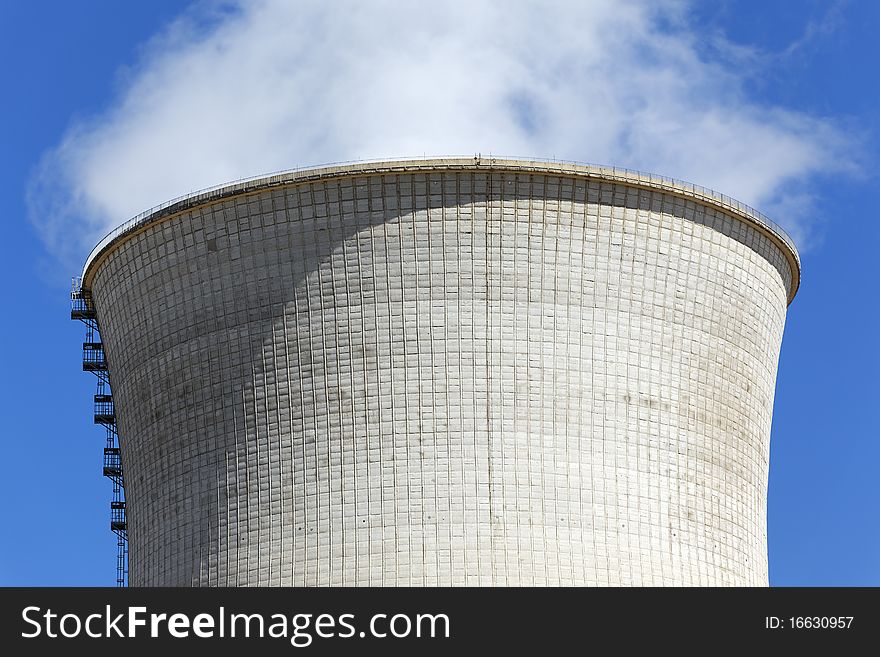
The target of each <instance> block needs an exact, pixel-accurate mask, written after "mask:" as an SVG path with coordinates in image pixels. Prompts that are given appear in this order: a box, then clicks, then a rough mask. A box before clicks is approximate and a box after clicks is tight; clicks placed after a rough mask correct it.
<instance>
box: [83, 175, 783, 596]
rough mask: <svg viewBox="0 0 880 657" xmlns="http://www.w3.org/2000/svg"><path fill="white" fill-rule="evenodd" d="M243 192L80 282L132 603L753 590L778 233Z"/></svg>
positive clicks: (412, 183)
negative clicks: (286, 596)
mask: <svg viewBox="0 0 880 657" xmlns="http://www.w3.org/2000/svg"><path fill="white" fill-rule="evenodd" d="M499 166H501V165H499ZM501 169H503V167H501ZM257 187H258V186H255V191H253V192H252V193H249V194H244V193H242V194H240V195H237V196H235V197H233V198H226V199H218V200H216V201H215V202H212V203H207V204H204V205H202V206H200V207H196V208H192V209H190V210H188V211H186V212H184V213H182V214H178V215H172V216H170V217H168V218H165V219H164V220H162V221H156V222H154V223H153V224H150V225H149V226H148V227H147V228H146V229H144V230H141V231H140V232H137V233H133V234H131V235H129V236H128V237H127V238H126V239H124V240H121V241H120V242H119V243H118V244H117V245H116V246H114V247H113V248H112V249H111V251H110V252H109V255H108V256H107V257H106V258H103V259H102V260H101V261H100V262H98V263H97V264H96V265H94V267H93V270H92V271H91V272H90V274H91V280H90V285H91V288H92V291H93V295H94V299H95V303H96V307H97V309H98V317H99V321H100V325H101V333H102V336H103V340H104V343H105V346H106V351H107V356H108V360H109V365H110V375H111V382H112V385H113V394H114V398H115V400H116V408H117V415H118V421H119V426H120V433H121V436H122V450H123V462H124V466H125V479H126V492H127V498H128V527H129V537H130V583H131V585H134V586H137V585H331V584H332V585H447V584H454V585H519V584H523V585H584V584H590V585H592V584H599V585H629V584H635V585H654V584H656V585H673V584H675V585H678V584H683V585H763V584H766V583H767V542H766V491H767V470H768V454H769V437H770V421H771V411H772V407H773V394H774V386H775V378H776V366H777V360H778V354H779V347H780V341H781V338H782V330H783V323H784V319H785V311H786V299H787V296H788V292H789V290H790V287H791V285H792V283H791V277H792V272H791V271H790V269H789V265H788V263H787V261H786V258H785V257H784V255H783V253H782V252H781V251H780V249H779V248H778V247H777V246H776V245H775V244H774V243H773V242H771V240H770V239H768V238H767V237H765V236H764V235H762V234H760V233H759V232H758V230H757V229H755V228H754V227H751V226H749V225H747V223H745V222H744V221H742V220H739V219H734V218H732V217H731V216H728V215H725V214H724V213H722V212H721V211H720V210H719V209H717V208H713V207H709V206H707V205H701V204H700V203H697V202H694V201H688V200H683V199H681V198H677V197H675V196H674V195H671V194H669V193H664V192H661V191H658V190H645V189H638V188H636V187H631V186H627V185H623V184H611V183H608V182H602V181H597V180H595V179H592V180H588V179H586V178H582V177H579V176H578V175H576V174H572V175H564V174H559V175H550V174H540V173H534V172H523V171H515V170H513V171H504V170H495V171H493V172H491V173H490V172H487V171H485V170H480V169H477V168H474V167H471V168H470V169H468V168H464V169H463V170H459V171H437V172H434V173H424V172H421V173H420V172H412V173H405V172H404V173H392V172H388V173H385V174H382V173H374V174H370V175H357V173H353V174H351V175H348V176H342V177H336V178H327V179H319V180H316V181H311V182H308V183H302V184H298V185H297V184H291V185H288V186H282V187H277V188H274V189H263V190H259V189H258V188H257Z"/></svg>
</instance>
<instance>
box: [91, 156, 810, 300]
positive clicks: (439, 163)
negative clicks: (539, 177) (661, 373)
mask: <svg viewBox="0 0 880 657" xmlns="http://www.w3.org/2000/svg"><path fill="white" fill-rule="evenodd" d="M443 171H483V172H496V171H510V172H517V173H531V174H543V175H556V176H564V177H575V178H582V179H584V180H596V181H600V182H608V183H613V184H620V185H624V186H626V187H631V188H637V189H645V190H648V191H659V192H663V193H666V194H670V195H672V196H677V197H679V198H683V199H685V200H689V201H693V202H695V203H698V204H700V205H703V206H706V207H710V208H713V209H715V210H719V211H721V212H723V213H724V214H726V215H728V216H730V217H731V218H733V219H736V220H738V221H741V222H743V223H745V224H746V225H749V226H751V227H752V228H754V229H756V230H757V231H758V232H759V233H761V234H763V235H764V236H765V237H767V238H768V239H769V240H770V241H771V242H772V243H773V244H774V245H775V246H776V247H777V248H778V249H779V250H780V251H781V252H782V254H783V255H784V256H785V258H786V260H787V261H788V264H789V269H790V271H791V281H790V283H791V285H790V288H789V294H788V299H787V303H788V304H791V302H792V300H793V299H794V297H795V295H796V294H797V291H798V288H799V287H800V279H801V262H800V255H799V254H798V250H797V246H796V245H795V243H794V240H793V239H792V238H791V237H790V236H789V235H788V233H787V232H786V231H785V230H784V229H783V228H782V227H781V226H779V225H778V224H777V223H776V222H774V221H773V220H771V219H770V218H769V217H767V216H766V215H764V214H763V213H761V212H759V211H758V210H756V209H754V208H752V207H750V206H748V205H746V204H745V203H742V202H740V201H737V200H736V199H734V198H732V197H730V196H727V195H725V194H721V193H719V192H716V191H714V190H712V189H709V188H707V187H703V186H701V185H696V184H693V183H689V182H686V181H683V180H678V179H675V178H669V177H666V176H659V175H655V174H650V173H645V172H642V171H636V170H633V169H626V168H621V167H612V166H603V165H596V164H587V163H583V162H573V161H564V160H542V159H536V158H525V159H523V158H510V157H500V156H487V157H484V156H481V155H476V156H471V157H464V156H449V157H424V158H405V159H377V160H359V161H353V162H341V163H333V164H324V165H318V166H309V167H302V168H293V169H286V170H284V171H279V172H275V173H270V174H261V175H258V176H254V177H250V178H244V179H241V180H238V181H233V182H226V183H222V184H220V185H215V186H212V187H209V188H206V189H203V190H200V191H196V192H192V193H189V194H186V195H183V196H180V197H177V198H174V199H171V200H169V201H166V202H164V203H162V204H161V205H158V206H155V207H153V208H150V209H149V210H146V211H144V212H141V213H140V214H138V215H136V216H134V217H132V218H131V219H128V220H127V221H125V222H123V223H121V224H119V225H118V226H116V227H115V228H113V229H112V230H111V231H110V232H108V233H107V234H106V235H105V236H104V237H103V238H101V240H100V241H99V242H98V243H97V244H96V245H95V247H94V248H93V249H92V250H91V252H90V253H89V255H88V257H87V258H86V261H85V265H84V266H83V272H82V286H83V287H84V288H87V289H88V288H90V287H91V281H92V279H93V277H94V275H95V272H96V271H97V270H98V268H99V267H100V265H101V263H103V261H104V260H105V259H106V258H107V257H108V256H109V255H110V254H111V253H112V252H113V251H114V250H116V249H117V248H119V246H120V245H121V244H123V243H124V242H126V241H127V240H128V239H130V238H131V237H133V236H134V235H136V234H138V233H140V232H141V231H143V230H145V229H146V228H148V227H151V226H153V225H155V224H157V223H160V222H162V221H164V220H167V219H171V218H173V217H176V216H178V215H180V214H183V213H184V212H188V211H191V210H193V209H195V208H198V207H200V206H204V205H210V204H214V203H216V202H217V201H220V200H223V199H225V198H231V197H238V196H247V195H250V194H256V193H261V192H264V191H266V190H267V189H274V188H278V189H282V188H285V187H291V186H295V185H300V184H303V183H308V182H314V181H317V180H332V179H338V178H353V177H358V176H364V175H387V174H411V173H420V172H421V173H430V172H443Z"/></svg>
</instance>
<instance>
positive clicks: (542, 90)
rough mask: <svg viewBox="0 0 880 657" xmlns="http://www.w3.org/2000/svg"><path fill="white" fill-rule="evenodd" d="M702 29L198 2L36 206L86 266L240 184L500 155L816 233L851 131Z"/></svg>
mask: <svg viewBox="0 0 880 657" xmlns="http://www.w3.org/2000/svg"><path fill="white" fill-rule="evenodd" d="M699 39H700V34H699V30H698V29H696V27H695V26H692V25H690V24H689V19H688V13H687V5H686V4H683V3H681V2H673V1H668V2H659V3H657V2H647V1H646V2H635V1H632V2H621V1H620V0H593V1H592V2H589V3H583V2H570V3H566V2H555V3H546V2H541V3H538V2H534V3H508V2H482V1H478V0H471V1H435V2H431V3H412V2H404V1H371V2H354V1H349V0H340V1H337V2H333V3H325V2H309V1H303V2H296V3H292V2H287V1H285V0H265V1H261V2H241V3H240V4H239V3H226V4H196V5H194V6H193V7H192V8H190V10H188V11H187V12H185V13H184V15H182V16H181V17H180V18H179V19H178V20H177V21H176V22H175V23H174V24H173V25H171V26H170V27H169V28H168V29H167V30H166V31H165V32H164V33H163V34H160V35H157V36H156V37H155V38H154V39H153V40H152V41H151V42H150V43H149V44H147V45H146V46H145V47H144V50H143V56H142V58H141V61H140V62H139V63H138V64H137V65H136V66H135V67H134V68H133V69H132V70H131V71H129V75H128V76H127V79H128V83H127V85H126V86H125V87H124V88H123V89H122V90H121V92H120V94H119V96H118V97H117V98H116V99H115V100H114V101H113V102H112V103H111V104H110V105H109V107H108V108H107V109H106V111H105V112H103V113H102V114H100V115H98V116H94V117H92V118H90V119H88V120H85V121H80V122H78V123H76V124H74V125H73V126H72V127H71V128H70V129H69V130H68V131H67V133H66V134H65V135H64V136H63V138H62V139H61V141H60V143H59V144H58V145H57V146H56V147H55V148H54V149H52V150H51V151H49V152H47V153H46V154H45V155H44V157H43V159H42V160H41V162H40V164H39V165H38V167H37V168H36V170H35V173H34V175H33V178H32V181H31V185H30V190H29V202H30V208H31V214H32V217H33V218H34V221H35V222H36V223H37V224H38V226H39V228H40V230H41V232H42V234H43V236H44V238H45V240H46V242H47V244H48V246H49V248H50V250H52V251H54V252H55V253H56V254H59V255H61V256H62V257H63V258H66V259H68V260H70V259H72V260H74V261H76V262H77V263H78V262H81V260H82V258H83V257H84V255H85V253H86V252H87V250H88V249H89V248H90V247H91V246H92V245H93V244H94V243H95V242H96V240H97V239H98V238H99V237H100V236H101V235H102V234H103V233H104V232H106V231H107V230H108V229H109V228H111V227H112V226H114V225H116V224H118V223H121V222H122V221H124V220H125V219H127V218H129V217H131V216H133V215H135V214H137V213H138V212H141V211H143V210H145V209H147V208H149V207H151V206H153V205H156V204H158V203H161V202H163V201H165V200H168V199H171V198H173V197H176V196H179V195H181V194H186V193H188V192H190V191H193V190H197V189H201V188H204V187H208V186H211V185H215V184H218V183H221V182H227V181H232V180H236V179H238V178H241V177H245V176H251V175H257V174H261V173H267V172H272V171H277V170H282V169H289V168H293V167H297V166H305V165H316V164H321V163H327V162H333V161H342V160H350V159H358V158H387V157H396V156H410V155H422V154H428V155H452V154H460V155H471V154H473V153H475V152H482V153H484V154H487V153H494V154H499V155H515V156H536V157H555V158H559V159H569V160H578V161H587V162H594V163H601V164H614V165H617V166H625V167H630V168H636V169H641V170H647V171H651V172H654V173H660V174H663V175H668V176H674V177H678V178H683V179H686V180H689V181H691V182H696V183H699V184H702V185H706V186H709V187H712V188H714V189H717V190H719V191H722V192H724V193H726V194H729V195H731V196H734V197H736V198H739V199H740V200H742V201H744V202H747V203H750V204H752V205H755V206H756V207H758V208H762V207H765V208H766V207H772V208H774V209H779V210H780V211H781V212H783V213H784V214H785V216H780V217H778V220H781V222H782V223H784V224H785V225H786V226H787V227H788V228H789V229H790V230H791V231H792V232H794V233H795V235H796V237H800V238H802V239H803V238H804V237H805V236H806V235H807V230H808V228H809V226H810V216H809V215H810V207H811V203H810V197H809V195H808V194H807V192H806V191H805V190H806V189H808V187H807V185H808V183H809V181H810V179H811V177H813V176H815V175H817V174H820V173H826V172H828V171H835V170H842V169H845V168H846V167H847V166H848V164H847V158H846V157H845V155H846V152H847V150H848V148H849V143H848V142H849V141H850V140H849V138H848V137H847V135H846V134H845V133H844V132H843V131H841V130H839V129H838V128H836V127H835V126H834V125H833V124H832V123H830V122H829V121H827V120H824V119H822V118H818V117H813V116H809V115H806V114H804V113H800V112H797V111H794V110H791V109H785V108H780V107H770V106H766V105H764V104H762V103H760V102H759V101H757V100H755V99H753V98H750V97H748V95H747V93H746V91H745V86H746V85H745V83H746V77H747V75H748V74H747V73H746V72H744V71H743V69H741V68H738V67H736V66H732V65H731V63H730V61H729V60H728V61H727V62H725V61H724V60H723V59H719V60H716V61H713V60H711V59H707V57H706V56H705V54H701V49H700V47H699V46H700V40H699ZM733 48H734V47H733V46H732V47H731V49H733ZM735 49H736V50H737V52H739V53H740V58H742V57H743V56H747V55H748V53H747V52H746V51H747V47H746V46H743V45H736V46H735ZM744 53H745V55H744ZM756 56H757V55H756ZM791 198H794V199H795V200H796V201H795V202H787V201H786V199H791ZM73 236H76V238H73Z"/></svg>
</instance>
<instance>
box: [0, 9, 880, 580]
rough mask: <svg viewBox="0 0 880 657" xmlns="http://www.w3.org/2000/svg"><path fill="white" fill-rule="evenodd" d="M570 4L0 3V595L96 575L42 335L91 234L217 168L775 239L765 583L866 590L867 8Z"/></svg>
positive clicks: (88, 446)
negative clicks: (697, 196) (626, 205)
mask: <svg viewBox="0 0 880 657" xmlns="http://www.w3.org/2000/svg"><path fill="white" fill-rule="evenodd" d="M412 4H413V5H414V4H415V3H412ZM582 5H584V3H576V4H574V5H570V6H563V5H560V6H551V7H550V8H549V9H543V10H541V11H537V12H536V11H535V9H534V8H532V7H530V6H528V5H525V4H522V5H521V4H514V3H508V4H504V5H499V4H490V3H470V4H461V3H458V4H455V3H452V4H447V3H432V8H431V9H430V10H428V9H423V8H419V7H416V8H412V6H409V5H397V6H395V5H394V4H393V3H387V2H380V3H376V4H370V5H369V6H368V7H367V9H366V10H365V9H359V8H358V7H359V6H358V5H357V4H349V5H344V6H343V8H342V9H337V10H336V14H335V15H331V14H330V12H329V11H328V10H327V9H324V8H321V7H320V5H315V4H313V3H304V4H302V5H296V6H295V5H293V4H292V3H280V4H279V3H275V2H266V3H251V4H247V5H243V6H240V5H238V4H237V3H231V2H230V3H225V4H223V5H214V4H211V3H197V4H195V5H193V4H190V3H187V2H182V1H179V2H173V1H170V0H164V1H156V0H154V1H151V2H149V3H119V2H114V1H111V0H101V1H97V0H92V1H84V2H82V3H68V2H61V1H60V0H59V1H57V2H30V3H23V2H18V3H16V2H11V1H9V2H0V61H2V62H3V65H2V67H0V75H2V76H3V79H2V85H3V88H4V89H5V90H6V95H5V96H4V100H5V102H4V103H3V105H2V106H0V112H2V114H3V120H2V121H0V167H2V171H0V173H2V175H0V195H2V201H3V204H2V207H3V208H4V209H5V219H4V227H5V239H4V240H3V241H2V242H0V244H2V249H3V254H2V259H0V266H2V267H3V275H4V280H5V281H6V298H5V301H6V304H5V306H6V308H7V316H6V321H5V322H4V323H3V328H2V331H3V338H4V340H3V342H4V344H5V345H6V349H5V350H4V358H3V376H2V377H0V385H2V395H0V404H2V407H3V416H4V422H3V435H2V440H3V452H2V454H3V458H2V459H0V470H2V471H0V499H2V500H3V502H2V505H3V506H2V510H3V515H4V532H3V534H2V535H0V584H3V585H56V584H57V585H112V584H113V583H114V580H115V562H114V555H115V540H114V537H113V536H112V534H111V533H110V531H109V529H108V503H109V497H110V484H109V482H108V481H107V480H105V479H103V478H102V477H101V476H100V457H101V448H102V443H103V434H102V432H101V431H100V430H99V429H98V428H96V427H93V426H92V424H91V417H90V410H91V395H92V394H93V393H94V386H95V380H94V377H92V376H89V375H87V374H84V373H82V372H81V371H80V362H79V359H80V349H79V346H80V342H81V341H82V327H81V325H79V324H77V323H73V322H70V321H69V319H67V317H68V300H67V292H68V288H69V280H70V277H71V276H72V275H75V274H76V273H78V269H79V267H80V266H81V263H82V260H83V258H84V257H85V254H86V253H87V252H88V249H89V248H90V246H91V245H92V244H94V242H95V241H96V239H97V238H98V237H100V235H101V234H102V233H103V232H104V231H105V230H106V229H107V228H109V227H110V226H112V225H114V224H116V223H120V222H122V221H124V220H125V219H127V218H128V217H130V216H131V215H134V214H136V213H138V212H140V211H141V210H144V209H146V208H148V207H150V206H152V205H155V204H158V203H161V202H162V201H165V200H167V199H169V198H172V197H174V196H176V195H179V194H183V193H187V192H189V191H191V190H194V189H198V188H201V187H204V186H207V185H211V184H215V183H220V182H224V181H228V180H232V179H236V178H239V177H242V176H247V175H256V174H260V173H265V172H269V171H273V170H278V169H283V168H290V167H293V166H303V165H310V164H320V163H324V162H329V161H338V160H347V159H355V158H359V157H383V156H385V157H388V156H401V155H422V154H425V153H426V154H429V155H430V154H434V155H443V154H470V153H474V152H476V151H481V152H483V153H488V152H494V153H498V154H501V155H526V156H529V155H530V156H538V157H558V158H565V159H574V160H580V161H587V162H598V163H603V164H616V165H619V166H627V167H632V168H639V169H644V170H649V171H652V172H655V173H660V174H666V175H672V176H676V177H680V178H684V179H687V180H691V181H693V182H696V183H700V184H704V185H707V186H710V187H713V188H715V189H717V190H719V191H722V192H724V193H728V194H730V195H733V196H735V197H737V198H740V199H741V200H743V201H745V202H748V203H750V204H752V205H754V206H755V207H757V208H758V209H760V210H762V211H764V212H765V213H767V214H769V215H770V216H771V217H773V218H774V219H775V220H777V221H779V222H780V223H782V224H783V225H785V226H786V227H787V228H788V230H789V231H790V232H791V233H792V234H793V235H794V236H795V237H796V239H797V240H798V243H799V245H800V246H801V249H802V260H803V266H804V276H803V283H802V286H801V289H800V291H799V293H798V296H797V298H796V299H795V301H794V303H793V304H792V306H791V307H790V309H789V316H788V321H787V325H786V332H785V338H784V342H783V348H782V356H781V359H780V364H779V379H778V386H777V396H776V406H775V412H774V422H773V434H772V443H771V445H772V447H771V470H770V496H769V513H768V515H769V518H768V532H769V547H770V579H771V583H772V584H774V585H880V522H878V517H880V513H878V509H880V484H878V477H877V473H878V464H880V442H878V437H880V420H878V412H877V410H876V408H877V406H878V403H877V400H878V398H880V385H878V374H880V350H878V348H877V342H876V340H877V336H878V335H880V312H878V304H877V297H878V295H877V292H876V284H875V282H874V279H875V275H874V273H875V271H874V266H873V263H874V259H875V257H876V251H877V247H878V246H880V239H878V238H880V228H878V223H877V221H876V211H875V210H874V207H875V206H874V204H873V200H874V199H875V198H877V197H878V192H880V189H878V187H880V185H878V179H877V176H876V174H875V173H874V171H875V170H876V168H877V166H876V165H877V159H878V158H877V145H878V136H877V135H878V128H880V126H878V117H880V87H878V85H877V84H876V82H875V81H874V79H875V77H876V72H875V71H874V68H875V66H876V62H877V61H880V48H878V45H877V41H878V40H877V38H876V29H877V27H878V26H880V5H878V4H877V3H874V2H868V1H864V2H848V3H847V2H824V1H823V2H819V1H807V2H798V3H793V2H784V1H781V0H780V1H767V0H764V1H762V2H748V1H730V2H711V3H710V2H704V3H698V4H691V3H686V2H669V3H665V2H661V3H650V4H645V3H640V2H632V3H617V2H615V3H611V2H600V1H598V0H597V1H596V2H594V3H591V4H590V5H589V6H587V7H584V6H582ZM291 6H293V7H294V10H291V9H290V7H291ZM405 7H406V8H405ZM562 17H565V20H561V18H562ZM377 35H378V36H377Z"/></svg>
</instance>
